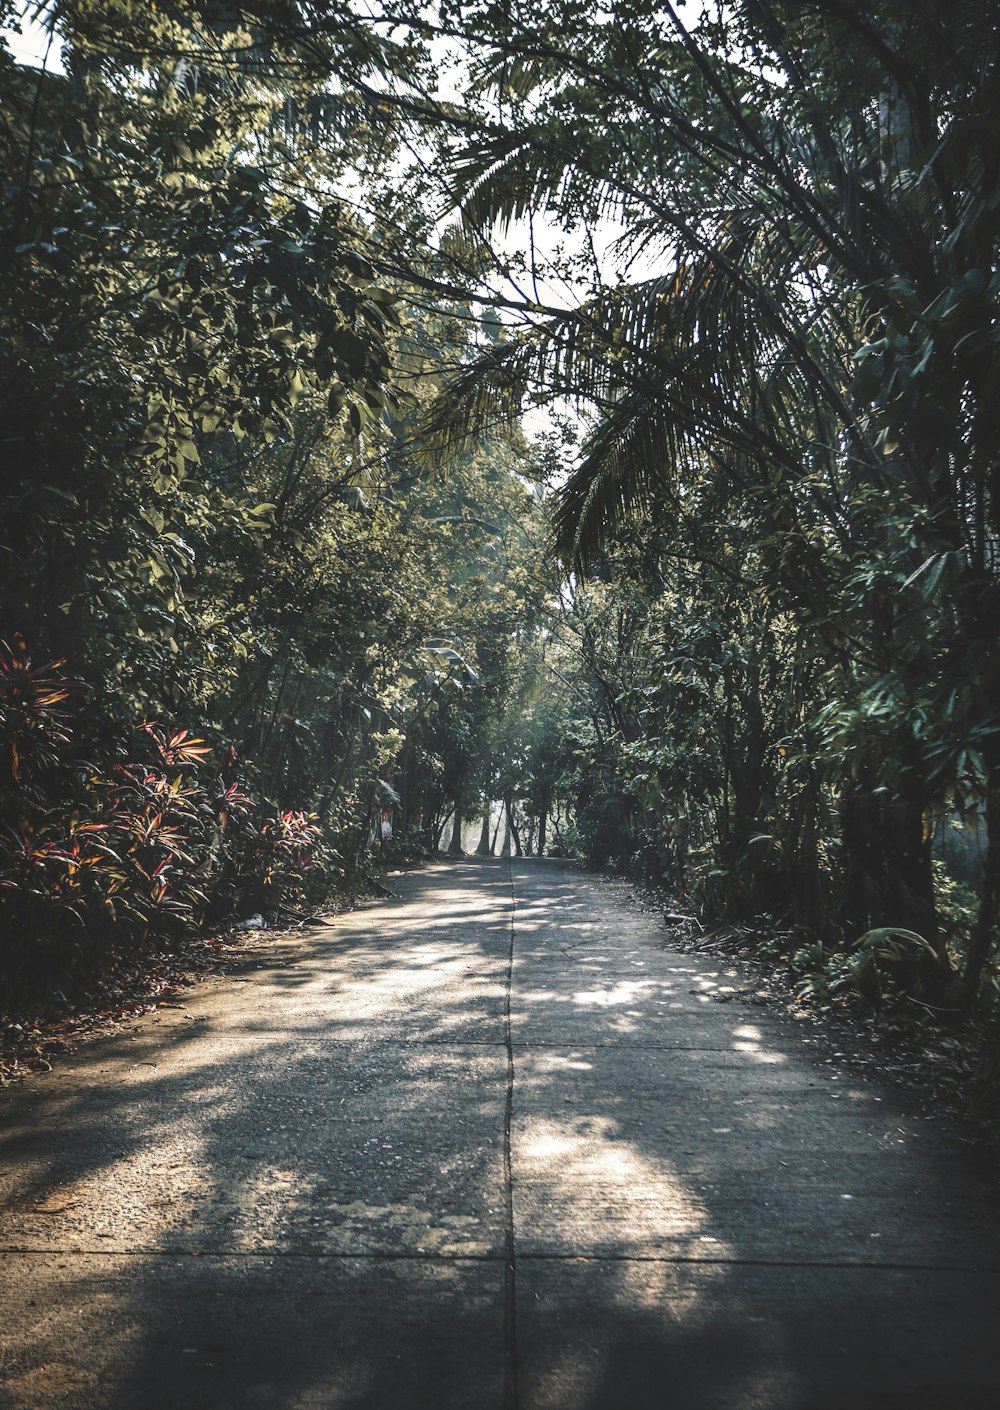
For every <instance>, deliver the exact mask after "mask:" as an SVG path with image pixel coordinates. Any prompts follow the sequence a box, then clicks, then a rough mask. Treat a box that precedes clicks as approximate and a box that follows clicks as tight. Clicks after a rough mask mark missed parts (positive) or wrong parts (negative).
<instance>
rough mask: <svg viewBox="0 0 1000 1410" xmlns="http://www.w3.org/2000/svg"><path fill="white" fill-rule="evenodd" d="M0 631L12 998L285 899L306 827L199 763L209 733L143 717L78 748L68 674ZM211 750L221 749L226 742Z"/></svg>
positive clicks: (5, 925) (1, 897)
mask: <svg viewBox="0 0 1000 1410" xmlns="http://www.w3.org/2000/svg"><path fill="white" fill-rule="evenodd" d="M60 664H61V663H59V662H55V663H48V664H45V665H42V666H34V665H33V664H32V661H31V658H30V654H29V652H28V649H27V647H26V645H25V643H24V642H23V641H22V640H21V639H20V638H18V637H15V638H14V640H13V644H12V645H11V646H7V645H6V644H4V643H0V769H2V776H0V921H2V932H3V937H4V938H3V942H2V950H0V977H2V979H3V981H4V989H5V991H6V992H8V993H11V994H13V995H15V996H19V997H21V998H27V997H35V996H38V995H42V994H44V992H45V991H46V990H47V989H50V988H52V987H54V985H55V984H56V983H60V984H63V985H64V984H65V983H66V981H67V977H69V978H70V979H72V978H74V977H76V978H82V977H85V976H87V975H89V974H93V973H94V972H96V971H97V970H99V969H100V968H101V966H102V963H103V961H104V959H105V957H106V956H107V955H108V954H110V953H111V952H112V951H115V950H120V948H121V946H122V945H123V944H127V945H129V946H132V947H133V948H139V949H143V948H150V949H151V948H153V947H154V946H158V945H163V944H164V943H171V942H172V941H175V940H177V939H178V938H179V937H181V936H182V935H184V934H186V933H188V932H190V931H191V930H192V929H193V928H198V927H201V926H204V925H206V924H215V925H220V924H222V923H224V922H225V921H226V920H228V919H231V918H233V917H235V916H237V915H239V914H240V913H245V912H246V911H247V910H265V911H267V910H269V911H272V912H273V911H274V910H275V909H277V908H278V907H279V906H280V905H282V904H284V903H286V902H288V901H291V900H295V899H299V898H300V897H301V896H302V894H303V890H304V887H305V884H306V881H307V878H308V877H309V875H310V874H311V873H312V872H314V871H315V869H316V862H317V854H318V849H319V844H320V839H321V832H320V828H319V826H318V825H317V820H316V818H315V817H314V816H313V815H312V814H306V813H303V812H297V811H281V812H275V811H273V810H272V809H270V808H269V807H268V806H267V805H266V804H265V803H263V802H261V801H255V800H254V799H253V798H252V797H251V796H249V795H248V794H247V793H246V792H245V791H244V789H243V786H242V784H241V781H240V779H239V777H238V776H237V775H236V773H235V766H234V765H233V764H232V763H231V762H230V764H229V767H228V773H229V774H230V775H231V776H230V777H226V776H224V775H222V776H220V774H219V773H218V771H217V770H216V769H214V768H213V767H212V764H211V757H212V750H211V747H210V746H209V744H208V743H207V742H206V741H205V740H203V739H199V738H196V737H193V736H192V735H191V734H190V733H189V732H188V731H187V730H183V729H182V730H169V729H166V728H164V727H163V726H162V725H161V724H158V723H156V722H154V721H149V720H145V721H142V722H141V723H140V724H139V725H137V726H136V727H135V728H134V729H133V730H132V731H130V732H129V734H128V735H127V736H126V737H125V738H122V739H119V740H118V741H117V743H116V744H115V746H114V748H113V757H110V758H103V759H100V760H98V761H93V760H84V759H83V758H82V757H81V745H80V743H79V739H78V731H77V730H76V729H75V726H78V725H79V724H80V723H81V718H80V717H81V702H82V699H83V696H84V693H85V692H84V690H83V687H82V686H80V685H79V684H78V683H76V682H73V681H71V680H70V679H68V678H67V677H64V676H62V675H60V674H59V667H60ZM227 757H228V758H229V759H230V761H231V760H232V758H233V753H232V750H229V751H228V755H227Z"/></svg>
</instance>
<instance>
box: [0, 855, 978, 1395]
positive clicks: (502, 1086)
mask: <svg viewBox="0 0 1000 1410" xmlns="http://www.w3.org/2000/svg"><path fill="white" fill-rule="evenodd" d="M393 885H394V886H395V887H397V888H398V890H399V892H400V896H399V899H398V900H391V901H388V902H385V903H382V904H379V905H377V906H374V907H370V908H367V909H365V910H362V911H359V912H355V913H353V914H352V915H349V916H346V917H344V918H342V919H340V920H338V921H337V923H336V924H335V925H333V926H330V927H326V928H323V929H320V930H318V931H316V932H314V933H313V934H312V935H310V936H307V937H305V938H304V939H297V940H293V941H287V942H282V943H281V944H279V946H278V947H277V948H276V950H275V951H274V952H273V953H272V954H271V955H269V956H267V958H266V959H265V960H264V961H263V963H262V965H261V967H260V968H259V969H258V970H257V971H255V972H252V973H246V974H242V975H240V976H239V977H236V978H233V977H230V978H229V979H226V980H222V981H219V982H217V983H213V984H209V985H205V986H204V987H202V988H201V989H199V990H198V991H196V993H195V994H194V995H193V996H192V998H191V1000H190V1003H189V1004H188V1006H187V1007H186V1008H184V1009H180V1010H168V1011H164V1013H163V1014H162V1016H160V1017H158V1018H156V1019H148V1020H146V1021H145V1022H144V1023H143V1024H142V1026H141V1030H137V1031H134V1032H133V1033H131V1034H129V1035H127V1036H123V1037H119V1038H116V1039H114V1040H107V1041H102V1042H98V1043H94V1044H90V1045H87V1046H85V1047H82V1048H81V1049H80V1050H79V1052H78V1055H77V1057H76V1059H75V1060H74V1061H73V1062H72V1063H71V1064H66V1065H63V1066H62V1067H60V1069H59V1070H58V1071H57V1072H55V1073H53V1074H51V1075H50V1076H47V1077H45V1078H41V1079H38V1080H36V1081H33V1082H32V1083H31V1084H30V1085H29V1086H27V1087H25V1088H22V1089H19V1090H13V1091H9V1092H6V1093H3V1094H0V1207H2V1215H0V1249H2V1253H0V1386H2V1389H0V1404H2V1405H4V1406H10V1407H13V1410H50V1407H51V1410H56V1407H58V1410H244V1407H283V1410H320V1407H322V1410H417V1407H427V1410H451V1408H452V1407H454V1408H455V1410H457V1407H468V1410H513V1408H514V1407H520V1410H647V1407H648V1410H654V1407H655V1410H751V1407H753V1410H869V1407H870V1408H871V1410H876V1407H877V1410H893V1407H898V1410H904V1407H905V1410H951V1407H955V1410H986V1407H989V1410H996V1406H997V1404H998V1403H1000V1296H998V1294H1000V1226H998V1217H997V1201H996V1197H995V1196H996V1191H995V1189H994V1186H993V1181H992V1180H991V1179H990V1177H989V1174H988V1172H987V1171H986V1170H984V1169H979V1168H977V1166H976V1163H975V1160H974V1157H973V1155H972V1154H971V1153H970V1152H969V1151H968V1150H967V1149H965V1148H964V1147H962V1146H960V1145H958V1144H957V1143H954V1142H953V1141H949V1140H947V1139H945V1138H943V1137H941V1136H939V1135H937V1134H935V1128H934V1127H933V1126H931V1125H928V1124H921V1123H920V1122H914V1121H911V1120H909V1119H907V1117H906V1116H905V1115H904V1114H903V1113H902V1112H901V1111H900V1110H899V1109H898V1107H897V1105H896V1104H895V1102H894V1100H893V1099H892V1097H891V1096H890V1095H888V1094H887V1093H885V1092H883V1091H880V1090H879V1089H877V1088H869V1087H867V1086H863V1085H861V1084H860V1083H858V1082H857V1081H856V1080H854V1079H852V1078H850V1077H849V1076H846V1075H845V1074H844V1073H842V1072H841V1073H838V1072H836V1071H835V1070H833V1069H832V1068H831V1067H830V1066H828V1065H823V1064H822V1063H820V1062H819V1061H818V1060H817V1059H816V1058H815V1057H813V1056H812V1055H811V1053H810V1051H809V1050H808V1048H806V1047H805V1045H804V1044H803V1043H802V1041H801V1038H800V1036H799V1033H798V1031H797V1030H796V1028H795V1025H794V1024H792V1023H790V1022H789V1021H788V1020H786V1019H784V1018H783V1017H782V1016H780V1015H776V1014H774V1013H771V1012H769V1011H768V1010H766V1009H761V1008H759V1007H750V1006H748V1005H746V1004H745V1003H743V1002H742V1001H741V1000H740V999H739V998H738V997H735V998H730V997H729V986H731V985H732V982H733V981H732V980H731V979H730V978H728V977H727V975H726V973H725V970H724V967H720V966H719V965H718V964H716V963H714V962H713V961H711V960H707V959H700V958H692V957H690V956H681V955H678V954H675V953H671V952H670V951H668V950H665V949H663V948H662V932H660V931H659V930H658V928H657V926H656V924H655V923H654V921H653V920H651V919H650V918H648V917H645V916H643V915H641V914H639V913H638V912H637V911H636V910H635V909H634V908H630V907H629V905H628V893H627V891H626V889H625V888H623V887H620V886H617V885H613V884H609V883H605V882H599V881H592V880H587V879H585V878H583V877H581V876H579V875H578V874H576V873H575V872H573V871H571V870H569V869H567V868H565V867H563V866H561V865H559V864H557V863H550V862H541V863H540V862H531V861H526V862H515V863H514V864H513V868H512V869H511V867H509V866H508V864H507V863H506V862H503V861H496V862H487V863H477V862H471V861H469V862H463V863H458V864H454V865H447V866H445V865H440V866H435V867H431V868H429V869H427V870H426V871H423V872H421V873H418V874H414V875H410V876H407V877H404V878H400V879H398V880H396V881H394V882H393ZM720 1000H723V1002H720ZM726 1000H728V1001H726Z"/></svg>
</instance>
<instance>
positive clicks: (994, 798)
mask: <svg viewBox="0 0 1000 1410" xmlns="http://www.w3.org/2000/svg"><path fill="white" fill-rule="evenodd" d="M990 784H991V786H990V789H989V792H988V794H987V798H986V866H985V874H984V876H983V894H982V898H981V900H980V902H979V914H978V915H977V917H976V924H975V927H974V929H973V931H972V938H971V940H970V941H969V951H968V954H967V955H966V958H965V969H964V970H963V972H962V982H961V985H960V986H959V990H958V1003H959V1007H960V1008H965V1009H968V1008H972V1006H973V1004H974V1003H975V1001H976V996H977V994H978V993H979V981H980V979H981V978H982V974H983V970H984V969H985V967H986V964H987V962H988V960H989V958H990V953H991V951H992V949H993V947H994V945H995V944H996V939H997V925H998V922H1000V777H995V778H992V779H991V780H990Z"/></svg>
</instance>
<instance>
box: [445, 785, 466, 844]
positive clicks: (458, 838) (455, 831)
mask: <svg viewBox="0 0 1000 1410" xmlns="http://www.w3.org/2000/svg"><path fill="white" fill-rule="evenodd" d="M448 856H449V857H464V856H465V853H464V852H463V851H462V800H461V798H456V799H455V826H454V827H453V828H452V830H451V841H450V842H449V843H448Z"/></svg>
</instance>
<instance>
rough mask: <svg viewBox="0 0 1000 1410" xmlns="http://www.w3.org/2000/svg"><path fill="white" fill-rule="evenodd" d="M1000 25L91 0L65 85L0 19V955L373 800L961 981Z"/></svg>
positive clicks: (997, 165) (249, 872) (998, 844)
mask: <svg viewBox="0 0 1000 1410" xmlns="http://www.w3.org/2000/svg"><path fill="white" fill-rule="evenodd" d="M6 8H7V14H6V16H5V18H6V20H7V22H8V23H9V22H10V20H11V18H12V17H13V15H14V13H15V11H16V10H17V7H16V6H11V5H8V6H7V7H6ZM43 18H44V15H43ZM49 20H50V22H52V16H51V15H50V16H49ZM998 39H1000V27H998V16H997V15H995V14H994V13H993V10H992V8H991V7H988V6H983V5H982V4H980V3H977V0H952V3H949V4H948V5H945V4H944V3H941V2H940V0H916V2H915V3H907V4H899V3H894V2H893V0H878V2H877V3H874V4H865V5H861V4H855V3H853V2H852V0H816V3H814V4H811V5H809V6H802V5H799V4H794V3H783V0H738V3H735V4H732V5H726V6H720V7H714V6H705V7H700V6H696V5H682V6H673V5H670V4H656V5H652V4H647V3H644V0H623V3H622V4H620V5H618V6H616V7H615V8H614V10H608V9H606V8H603V7H600V6H597V5H592V4H589V3H587V2H586V0H582V3H568V0H530V3H528V2H527V0H526V3H524V4H518V3H505V4H503V5H497V4H493V3H478V4H477V3H474V4H463V5H461V6H458V5H454V4H451V3H447V2H445V3H441V4H439V5H436V6H434V5H432V6H421V7H418V6H414V5H412V4H409V3H403V0H386V3H384V4H382V5H381V6H379V7H374V8H371V9H369V8H365V9H364V11H362V10H361V9H360V8H359V7H355V6H353V5H351V4H349V3H344V4H343V5H342V6H340V5H329V4H315V5H314V4H311V3H306V0H256V3H253V4H225V5H223V4H214V3H205V4H203V5H202V6H201V7H200V8H199V9H198V10H195V9H193V8H191V7H187V6H185V7H180V6H178V7H173V6H169V5H165V6H161V7H159V8H153V7H149V6H146V5H141V4H138V3H135V4H133V3H128V0H102V3H100V4H95V3H87V4H83V3H80V4H73V3H67V4H64V5H61V6H59V8H58V13H57V15H56V17H55V20H54V27H53V28H52V44H53V46H54V49H55V50H57V51H58V52H59V53H60V54H61V56H62V58H61V71H55V72H47V73H45V74H44V75H43V74H42V73H40V72H39V71H38V70H35V69H32V68H29V67H26V66H23V65H18V64H17V63H15V62H14V60H13V58H12V57H11V56H10V55H9V54H8V53H6V52H5V51H4V50H2V49H0V86H2V90H3V95H4V102H3V117H2V121H0V161H2V163H3V183H4V190H5V200H4V205H3V214H2V217H0V219H2V230H0V261H2V263H3V268H4V284H3V295H2V304H0V324H2V329H3V348H2V367H0V444H2V446H3V456H4V463H5V473H4V480H3V485H2V489H0V494H2V499H0V538H2V553H0V585H2V601H3V619H4V622H3V635H4V637H5V640H6V643H7V645H6V648H5V652H4V655H3V657H2V658H0V669H2V679H0V733H2V741H3V744H2V747H3V751H4V752H3V755H2V763H0V814H2V818H3V827H4V832H3V839H2V841H0V885H2V888H3V889H2V905H3V907H4V909H5V911H6V913H7V915H8V916H9V917H10V922H11V923H10V927H9V930H8V934H9V936H10V939H9V940H7V941H5V944H6V947H7V948H6V949H5V951H4V954H3V957H2V959H0V966H2V968H3V971H4V973H5V975H6V976H7V977H8V978H9V979H10V980H12V981H14V982H16V983H17V984H18V985H20V986H22V987H23V988H24V989H25V990H26V991H27V990H31V988H32V986H35V988H36V989H37V988H38V987H39V986H42V987H44V986H45V985H51V983H52V982H53V976H56V975H59V976H62V975H64V974H65V973H66V972H67V970H73V968H74V966H75V967H77V968H78V969H81V970H82V969H85V968H86V967H87V966H88V965H92V964H93V963H95V962H97V959H98V958H99V956H100V955H101V954H103V953H105V952H106V951H107V949H108V947H112V948H113V947H114V946H116V945H120V944H121V943H123V940H127V943H129V944H133V945H136V946H139V947H141V946H142V945H143V944H145V943H147V942H148V940H149V939H150V938H151V937H152V936H154V935H155V936H157V937H160V936H163V935H169V934H172V933H174V932H176V931H178V930H183V929H185V928H187V927H190V926H191V924H192V923H194V922H198V923H206V924H221V923H223V922H224V921H225V920H226V919H227V918H228V917H232V916H233V915H235V914H238V913H241V912H242V911H244V910H245V909H246V908H248V907H251V906H252V907H259V906H264V907H267V906H272V907H274V906H277V905H279V904H281V903H282V901H283V900H287V899H289V898H290V897H292V896H294V895H295V894H299V895H302V894H304V893H305V891H306V889H307V888H308V886H309V885H310V884H312V885H317V886H329V885H330V884H332V883H333V882H337V883H339V884H341V885H348V886H349V885H351V884H354V882H355V881H356V879H357V877H358V875H359V873H360V872H362V871H363V870H364V868H365V866H366V865H367V862H366V860H365V859H366V858H367V857H369V856H370V855H371V850H372V848H373V846H374V848H375V849H376V850H385V847H386V844H387V842H388V837H387V836H386V837H384V836H383V832H385V833H386V834H387V833H388V831H389V828H388V827H383V823H385V824H389V823H390V820H391V833H392V843H391V845H392V848H393V849H394V850H395V851H397V852H402V853H405V852H406V850H407V849H413V848H417V847H419V848H421V849H424V850H432V849H434V848H437V847H439V846H450V847H451V850H453V851H457V850H460V849H462V848H463V847H468V846H470V845H471V846H474V845H475V833H476V832H477V831H478V833H479V836H480V841H479V847H480V850H483V851H489V850H492V849H493V848H494V847H495V846H499V845H501V843H500V839H499V837H498V836H497V832H498V828H499V827H502V828H503V832H504V834H505V836H506V844H507V845H508V846H511V847H514V848H515V849H522V848H523V849H525V850H528V849H531V850H537V851H542V850H552V849H556V850H559V851H562V852H566V853H572V854H576V855H579V856H581V857H583V858H585V859H586V860H588V861H589V862H591V863H592V864H599V865H612V866H615V867H617V868H619V869H622V870H627V871H631V872H634V873H637V874H641V875H643V876H645V877H646V878H647V879H650V880H655V881H657V882H660V883H662V884H664V885H665V886H667V887H669V888H670V889H671V891H672V892H673V894H674V895H675V896H678V897H682V898H683V900H684V903H685V904H686V905H687V906H689V907H695V908H699V909H700V911H701V912H703V913H711V914H715V915H719V916H727V917H729V918H741V919H757V920H758V921H760V919H761V918H765V919H764V921H763V924H764V926H765V928H766V926H768V925H770V926H771V927H772V929H773V928H780V929H781V930H782V931H783V932H791V933H792V934H793V935H794V936H795V937H796V939H795V942H794V945H793V947H792V948H793V949H796V950H797V953H796V957H795V966H796V968H797V970H798V972H799V973H800V975H801V976H802V977H803V978H802V983H803V986H804V987H809V988H810V989H811V991H812V992H813V993H833V994H838V993H839V994H841V995H844V996H846V997H848V998H849V999H850V1000H851V1001H852V1002H854V1003H856V1004H857V1005H858V1006H861V1007H867V1008H869V1009H871V1008H874V1007H877V1006H878V1005H879V1004H880V1003H883V1002H884V1001H885V1000H886V999H887V997H891V996H893V995H896V996H899V995H907V996H910V998H911V999H912V1000H915V1001H917V1002H918V1003H919V1004H920V1005H922V1006H927V1005H931V1006H934V1007H936V1008H942V1009H951V1008H962V1007H965V1008H967V1007H969V1006H972V1005H974V1004H975V1003H976V1002H977V1000H988V999H989V997H990V994H991V993H992V992H994V990H993V981H994V976H995V972H996V971H995V944H996V938H997V926H998V913H997V907H998V903H1000V641H998V632H997V623H998V621H1000V578H998V535H1000V451H998V445H1000V436H998V426H997V418H998V415H1000V410H998V408H1000V353H998V346H1000V333H998V326H1000V325H998V322H997V316H996V315H997V302H998V296H1000V272H998V267H997V250H998V232H1000V124H998V122H997V113H998V109H1000V69H998ZM532 406H534V407H545V406H547V407H548V408H549V411H548V414H547V419H545V417H544V416H543V419H542V421H541V423H540V422H539V419H538V416H537V415H536V417H534V418H532V419H530V420H529V421H528V422H527V423H523V422H522V420H521V418H522V414H523V412H524V411H525V410H526V409H528V408H529V407H532ZM539 424H542V425H543V426H544V429H543V430H542V431H540V432H539V431H538V430H537V428H538V426H539ZM525 425H527V426H528V427H529V428H534V430H535V434H534V436H532V434H531V432H530V431H529V430H526V429H525ZM49 662H58V663H61V664H58V665H50V664H43V663H49ZM184 731H188V732H189V733H187V734H185V733H184ZM497 804H500V805H502V814H503V820H502V821H501V819H500V818H499V817H498V809H497V806H496V805H497ZM449 823H450V830H449ZM463 825H465V829H464V831H463ZM470 833H471V835H470ZM310 876H311V877H312V878H313V879H312V882H310Z"/></svg>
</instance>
